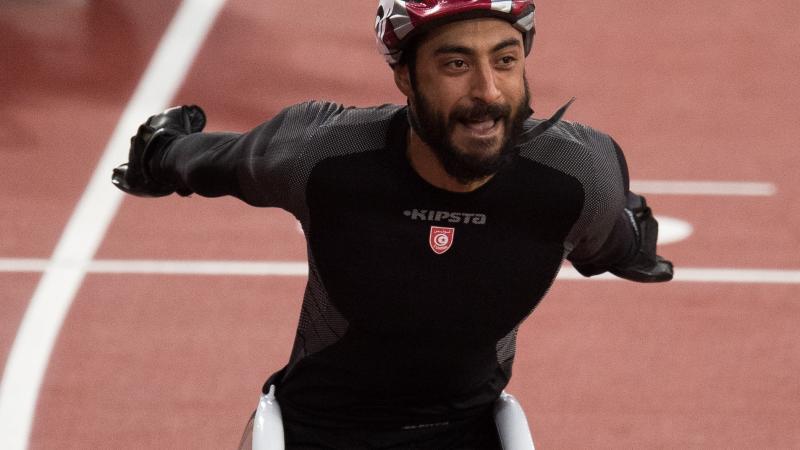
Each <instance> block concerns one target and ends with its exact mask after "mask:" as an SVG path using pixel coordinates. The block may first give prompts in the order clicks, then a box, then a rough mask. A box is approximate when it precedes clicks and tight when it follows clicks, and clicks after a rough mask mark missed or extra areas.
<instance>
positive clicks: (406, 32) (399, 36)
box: [375, 0, 536, 65]
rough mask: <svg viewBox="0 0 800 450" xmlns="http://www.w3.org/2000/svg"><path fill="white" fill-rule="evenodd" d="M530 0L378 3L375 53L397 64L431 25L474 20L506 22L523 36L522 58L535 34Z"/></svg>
mask: <svg viewBox="0 0 800 450" xmlns="http://www.w3.org/2000/svg"><path fill="white" fill-rule="evenodd" d="M535 10H536V6H535V5H534V4H533V0H380V2H379V4H378V15H377V18H376V19H375V35H376V38H377V41H378V49H379V51H380V52H381V54H382V55H383V56H384V58H386V62H388V63H389V64H390V65H394V64H397V63H398V62H399V61H400V57H401V56H402V54H403V49H404V48H405V46H406V44H408V42H409V40H410V39H411V38H412V37H414V36H416V35H418V34H419V32H420V30H424V29H428V28H430V27H431V26H432V25H434V24H441V23H447V22H450V21H454V20H460V19H468V18H474V17H497V18H500V19H504V20H507V21H508V22H510V23H511V24H512V25H513V26H514V28H516V29H518V30H519V31H520V33H522V34H523V36H524V39H523V42H524V44H525V56H527V55H528V53H530V51H531V45H532V44H533V35H534V34H535V33H536V27H535V25H534V12H535Z"/></svg>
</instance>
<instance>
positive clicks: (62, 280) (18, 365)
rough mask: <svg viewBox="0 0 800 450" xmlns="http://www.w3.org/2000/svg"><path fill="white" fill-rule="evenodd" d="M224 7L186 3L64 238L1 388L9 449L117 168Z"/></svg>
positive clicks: (105, 213)
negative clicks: (140, 127) (138, 129)
mask: <svg viewBox="0 0 800 450" xmlns="http://www.w3.org/2000/svg"><path fill="white" fill-rule="evenodd" d="M223 4H224V0H184V1H183V2H182V3H181V5H180V6H179V8H178V10H177V12H176V14H175V17H174V18H173V19H172V22H171V23H170V25H169V27H168V28H167V30H166V32H165V34H164V36H163V38H162V39H161V42H160V43H159V46H158V49H157V50H156V52H155V54H154V55H153V58H152V60H151V61H150V63H149V65H148V67H147V69H146V71H145V73H144V76H143V77H142V79H141V80H140V82H139V85H138V86H137V87H136V90H135V92H134V94H133V96H132V98H131V99H130V101H129V103H128V105H127V106H126V108H125V111H124V112H123V114H122V117H121V118H120V121H119V123H118V124H117V127H116V129H115V130H114V132H113V134H112V135H111V138H110V140H109V142H108V145H107V147H106V149H105V150H104V152H103V156H102V158H101V160H100V162H99V163H98V166H97V168H96V169H95V171H94V174H93V175H92V179H91V180H90V182H89V185H88V186H87V188H86V190H85V191H84V193H83V196H82V197H81V199H80V201H79V202H78V204H77V207H76V209H75V211H74V212H73V214H72V217H71V218H70V220H69V223H68V224H67V226H66V228H65V229H64V232H63V234H62V235H61V238H60V240H59V242H58V245H57V246H56V248H55V250H54V252H53V256H52V259H51V261H52V262H53V264H47V265H46V268H45V270H44V274H43V276H42V278H41V280H40V281H39V284H38V286H37V288H36V291H35V292H34V294H33V297H32V298H31V301H30V304H29V305H28V309H27V311H26V312H25V316H24V317H23V319H22V323H21V324H20V327H19V331H18V332H17V336H16V339H15V340H14V344H13V346H12V348H11V352H10V354H9V356H8V360H7V362H6V366H5V372H4V373H3V379H2V382H1V383H0V439H2V445H0V447H2V448H3V449H6V450H24V449H25V448H27V445H28V440H29V437H30V431H31V425H32V423H33V416H34V412H35V407H36V401H37V399H38V395H39V388H40V386H41V383H42V379H43V377H44V373H45V370H46V369H47V364H48V361H49V359H50V353H51V351H52V349H53V345H54V343H55V340H56V338H57V337H58V333H59V331H60V329H61V324H62V323H63V321H64V317H65V316H66V314H67V312H68V311H69V307H70V305H71V304H72V300H73V298H74V297H75V294H76V293H77V291H78V288H79V287H80V285H81V283H82V281H83V278H84V275H85V273H86V270H87V268H88V266H89V265H90V262H91V260H92V257H93V256H94V254H95V252H96V250H97V247H98V246H99V245H100V242H101V241H102V239H103V236H105V232H106V229H107V228H108V225H109V223H110V222H111V219H112V218H113V217H114V215H115V214H116V211H117V209H118V207H119V204H120V202H121V199H122V195H121V193H120V192H118V191H117V190H116V189H115V188H114V187H113V186H112V184H111V181H110V177H111V171H112V169H113V167H114V166H115V165H116V164H119V163H121V162H123V161H125V160H127V149H128V146H129V139H130V136H131V135H132V134H133V133H134V132H135V131H136V129H137V127H138V125H139V124H140V123H141V122H143V121H144V119H146V118H147V117H148V116H150V115H151V114H153V113H155V112H158V111H160V110H163V109H165V108H166V107H167V106H168V103H169V102H170V101H171V100H172V98H173V97H174V96H175V93H176V92H177V90H178V88H179V87H180V85H181V83H182V82H183V80H184V78H185V77H186V73H187V71H188V70H189V67H190V66H191V63H192V61H193V60H194V57H195V55H196V54H197V51H198V50H199V48H200V45H201V44H202V42H203V41H204V39H205V36H206V35H207V34H208V31H209V30H210V28H211V25H212V24H213V22H214V19H215V18H216V16H217V14H218V13H219V10H220V8H221V7H222V5H223ZM28 263H30V261H28Z"/></svg>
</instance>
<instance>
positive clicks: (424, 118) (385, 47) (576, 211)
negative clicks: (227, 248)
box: [113, 0, 672, 449]
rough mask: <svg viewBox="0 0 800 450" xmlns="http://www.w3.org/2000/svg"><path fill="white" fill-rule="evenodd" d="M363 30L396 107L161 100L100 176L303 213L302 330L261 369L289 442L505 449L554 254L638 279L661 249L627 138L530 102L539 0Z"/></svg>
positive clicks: (664, 264)
mask: <svg viewBox="0 0 800 450" xmlns="http://www.w3.org/2000/svg"><path fill="white" fill-rule="evenodd" d="M375 30H376V35H377V40H378V43H379V48H380V50H381V52H382V54H383V55H384V57H385V58H386V61H387V62H388V63H389V65H390V67H391V68H392V70H393V74H394V80H395V83H396V85H397V87H398V89H399V90H400V91H401V92H402V93H403V94H404V95H405V96H406V97H407V99H408V102H407V105H403V106H398V105H384V106H381V107H374V108H346V107H343V106H340V105H337V104H333V103H323V102H309V103H303V104H299V105H294V106H291V107H288V108H286V109H285V110H283V111H282V112H281V113H279V114H278V115H277V116H276V117H274V118H272V119H271V120H268V121H266V122H264V123H263V124H262V125H260V126H258V127H257V128H255V129H253V130H252V131H249V132H247V133H243V134H239V133H201V130H202V129H203V126H204V125H205V114H204V113H203V112H202V110H201V109H200V108H198V107H196V106H183V107H178V108H173V109H170V110H167V111H165V112H163V113H161V114H158V115H155V116H153V117H151V118H150V119H148V121H147V122H145V124H143V125H142V126H141V127H140V129H139V131H138V133H137V135H136V136H135V137H134V139H133V140H132V146H131V152H130V157H129V161H128V163H127V164H125V165H122V166H120V167H119V168H118V169H117V170H115V173H114V175H113V180H114V183H115V184H116V185H117V186H118V187H119V188H121V189H123V190H124V191H126V192H128V193H131V194H134V195H140V196H163V195H169V194H172V193H174V192H177V193H179V194H180V195H184V196H186V195H190V194H193V193H194V194H198V195H202V196H207V197H216V196H222V195H231V196H235V197H238V198H240V199H241V200H243V201H245V202H247V203H249V204H251V205H254V206H265V207H266V206H269V207H279V208H283V209H285V210H286V211H289V212H291V213H292V214H293V215H294V216H295V217H296V218H297V219H298V220H299V221H300V223H301V224H302V227H303V230H304V232H305V235H306V239H307V243H308V262H309V278H308V284H307V288H306V291H305V295H304V299H303V306H302V309H301V315H300V323H299V325H298V331H297V337H296V340H295V343H294V348H293V351H292V354H291V357H290V359H289V361H288V363H287V365H286V366H285V367H284V368H283V369H282V370H281V371H279V372H278V373H276V374H273V375H272V376H271V377H270V379H269V380H268V381H267V383H266V385H265V387H264V392H267V391H272V392H273V393H274V398H275V399H276V401H277V403H278V404H280V409H281V411H282V415H283V429H284V434H285V442H286V446H287V448H344V449H354V448H417V449H423V448H430V449H445V448H479V449H491V448H501V442H500V441H501V439H500V438H499V437H498V433H497V431H496V424H495V417H494V415H493V406H494V405H495V403H496V402H497V401H498V398H499V397H500V396H501V394H502V391H503V388H504V387H505V386H506V385H507V384H508V382H509V379H510V377H511V369H512V363H513V359H514V353H515V341H516V335H517V329H518V327H519V325H520V324H521V322H522V321H523V320H524V319H525V318H526V317H527V316H528V315H530V314H531V312H532V311H533V309H534V308H535V307H536V305H537V304H538V303H539V301H540V300H541V299H542V297H543V296H544V295H545V293H546V292H547V290H548V289H549V288H550V286H551V284H552V282H553V280H554V279H555V278H556V274H557V273H558V271H559V268H560V267H561V264H562V262H563V260H564V259H565V258H566V259H569V260H570V261H571V262H572V263H573V265H574V266H575V267H576V268H577V269H578V270H579V271H580V272H581V273H583V274H584V275H586V276H591V275H595V274H599V273H603V272H606V271H610V272H612V273H614V274H616V275H617V276H620V277H623V278H627V279H630V280H633V281H639V282H650V281H667V280H669V279H671V277H672V265H671V264H670V263H669V262H668V261H666V260H664V259H662V258H660V257H658V256H657V255H656V233H657V226H656V222H655V219H654V218H653V217H652V214H651V212H650V209H649V208H648V207H647V205H646V203H645V202H644V199H643V198H642V197H641V196H638V195H636V194H633V193H632V192H630V191H629V186H628V171H627V167H626V164H625V158H624V156H623V153H622V150H621V149H620V148H619V146H618V145H617V144H616V143H615V142H614V141H613V140H612V139H611V138H610V137H608V136H607V135H605V134H603V133H601V132H599V131H597V130H594V129H592V128H590V127H587V126H584V125H581V124H577V123H570V122H567V121H562V120H560V119H561V116H562V115H563V114H564V113H565V111H566V108H567V106H568V105H567V106H565V107H563V108H562V109H560V110H559V111H558V112H557V113H556V114H555V115H554V116H553V117H551V118H550V119H548V120H538V119H533V118H531V117H530V116H531V114H532V111H531V108H530V106H529V103H530V98H529V92H528V86H527V80H526V77H525V59H526V57H527V55H528V54H529V53H530V50H531V46H532V45H533V37H534V34H535V27H534V4H533V2H532V1H531V0H513V1H489V0H462V1H456V0H425V1H417V2H411V1H407V2H406V1H400V0H381V1H380V5H379V9H378V16H377V20H376V27H375ZM271 395H272V394H271Z"/></svg>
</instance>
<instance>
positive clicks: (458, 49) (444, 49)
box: [433, 38, 522, 56]
mask: <svg viewBox="0 0 800 450" xmlns="http://www.w3.org/2000/svg"><path fill="white" fill-rule="evenodd" d="M518 45H522V42H520V40H519V39H517V38H508V39H505V40H503V41H501V42H500V43H498V44H497V45H495V46H494V47H492V50H491V53H496V52H499V51H500V50H503V49H504V48H506V47H513V46H518ZM448 53H460V54H463V55H467V56H474V55H475V53H476V52H475V50H473V49H471V48H469V47H464V46H462V45H443V46H441V47H439V48H437V49H436V50H435V51H434V52H433V54H434V55H442V54H448Z"/></svg>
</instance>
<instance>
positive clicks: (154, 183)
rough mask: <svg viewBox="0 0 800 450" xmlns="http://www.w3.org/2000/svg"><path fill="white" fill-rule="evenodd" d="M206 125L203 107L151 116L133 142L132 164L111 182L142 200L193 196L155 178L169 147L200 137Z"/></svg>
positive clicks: (178, 108)
mask: <svg viewBox="0 0 800 450" xmlns="http://www.w3.org/2000/svg"><path fill="white" fill-rule="evenodd" d="M205 125H206V115H205V113H204V112H203V110H202V109H201V108H200V107H199V106H195V105H190V106H176V107H174V108H170V109H167V110H166V111H164V112H162V113H160V114H156V115H154V116H150V118H148V119H147V121H146V122H145V123H143V124H142V125H141V126H140V127H139V130H138V131H137V133H136V135H135V136H133V137H132V138H131V147H130V151H129V153H128V162H127V163H125V164H122V165H120V166H118V167H116V168H115V169H114V172H113V174H112V175H111V182H112V183H114V186H116V187H118V188H119V189H120V190H122V191H124V192H126V193H128V194H131V195H135V196H138V197H163V196H165V195H170V194H172V193H174V192H178V194H181V195H189V194H190V192H188V191H185V190H184V189H181V188H180V187H177V186H174V185H173V184H172V183H170V182H168V181H165V180H159V179H156V178H155V177H153V168H154V167H157V165H158V163H159V161H160V160H161V158H162V156H163V152H164V150H165V149H166V148H167V146H169V144H170V143H171V142H172V141H173V140H175V139H176V138H178V137H180V136H186V135H187V134H190V133H198V132H200V131H202V130H203V128H204V127H205Z"/></svg>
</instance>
